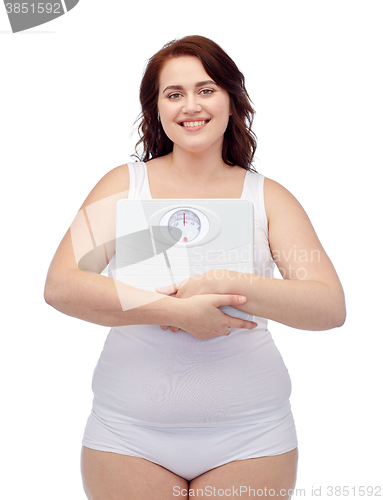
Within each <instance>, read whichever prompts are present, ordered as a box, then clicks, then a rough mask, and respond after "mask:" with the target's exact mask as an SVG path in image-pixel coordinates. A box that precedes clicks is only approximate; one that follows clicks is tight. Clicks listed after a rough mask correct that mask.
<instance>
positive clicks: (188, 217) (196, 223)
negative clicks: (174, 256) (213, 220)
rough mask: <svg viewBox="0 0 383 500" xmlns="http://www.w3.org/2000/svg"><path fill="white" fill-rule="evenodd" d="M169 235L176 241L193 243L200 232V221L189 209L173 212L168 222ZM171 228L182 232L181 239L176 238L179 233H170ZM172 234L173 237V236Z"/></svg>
mask: <svg viewBox="0 0 383 500" xmlns="http://www.w3.org/2000/svg"><path fill="white" fill-rule="evenodd" d="M168 227H169V233H170V234H171V235H172V237H173V238H174V239H175V240H177V241H183V242H185V243H187V242H188V241H193V240H194V239H195V238H197V236H198V235H199V233H200V231H201V221H200V218H199V217H198V215H197V214H196V213H195V212H193V210H189V209H181V210H177V211H176V212H174V214H173V215H172V216H171V217H170V219H169V222H168ZM173 228H177V229H180V230H181V231H182V236H181V238H179V237H178V235H179V231H172V229H173ZM173 233H174V235H173Z"/></svg>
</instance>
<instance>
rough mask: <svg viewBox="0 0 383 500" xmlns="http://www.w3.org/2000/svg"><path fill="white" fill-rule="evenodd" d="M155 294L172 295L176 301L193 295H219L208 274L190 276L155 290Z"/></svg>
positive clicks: (213, 281) (213, 280) (217, 288)
mask: <svg viewBox="0 0 383 500" xmlns="http://www.w3.org/2000/svg"><path fill="white" fill-rule="evenodd" d="M156 292H158V293H162V294H164V295H173V294H175V296H176V297H177V298H178V299H187V298H189V297H192V296H193V295H202V294H206V293H220V290H219V287H218V286H217V281H216V280H215V279H214V278H213V277H212V276H211V275H210V273H209V272H206V273H203V274H199V275H197V276H191V277H190V278H186V279H184V280H182V281H179V282H178V283H175V284H174V285H168V286H163V287H158V288H156Z"/></svg>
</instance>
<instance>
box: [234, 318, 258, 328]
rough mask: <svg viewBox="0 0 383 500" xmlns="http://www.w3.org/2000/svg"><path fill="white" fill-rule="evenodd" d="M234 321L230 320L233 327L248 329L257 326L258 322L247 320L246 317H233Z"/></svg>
mask: <svg viewBox="0 0 383 500" xmlns="http://www.w3.org/2000/svg"><path fill="white" fill-rule="evenodd" d="M232 319H233V321H230V326H231V328H246V329H247V330H253V328H257V326H258V323H256V322H255V321H246V320H245V319H239V318H232Z"/></svg>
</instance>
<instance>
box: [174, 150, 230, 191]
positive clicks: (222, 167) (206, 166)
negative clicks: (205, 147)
mask: <svg viewBox="0 0 383 500" xmlns="http://www.w3.org/2000/svg"><path fill="white" fill-rule="evenodd" d="M221 151H222V150H221V148H220V149H219V150H218V151H210V152H208V153H207V152H206V151H204V152H201V153H191V152H189V151H185V150H184V149H180V148H178V147H177V146H176V145H175V147H174V150H173V151H172V152H171V153H170V154H169V155H168V156H167V159H168V162H169V166H170V168H171V169H172V170H174V174H175V175H178V176H180V177H182V178H183V179H184V180H188V179H190V180H193V182H195V181H196V180H198V183H205V182H209V181H211V180H213V179H217V178H218V177H220V176H221V175H222V174H224V173H225V172H226V171H227V170H228V169H230V168H231V167H230V165H227V164H226V163H225V162H224V161H223V160H222V152H221Z"/></svg>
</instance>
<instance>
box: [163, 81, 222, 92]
mask: <svg viewBox="0 0 383 500" xmlns="http://www.w3.org/2000/svg"><path fill="white" fill-rule="evenodd" d="M211 84H213V85H217V84H216V83H215V82H213V80H204V81H203V82H197V83H196V84H195V86H196V88H197V87H203V86H204V85H211ZM167 90H184V88H183V86H182V85H169V86H168V87H166V88H165V89H164V90H163V92H162V93H164V92H166V91H167Z"/></svg>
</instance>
